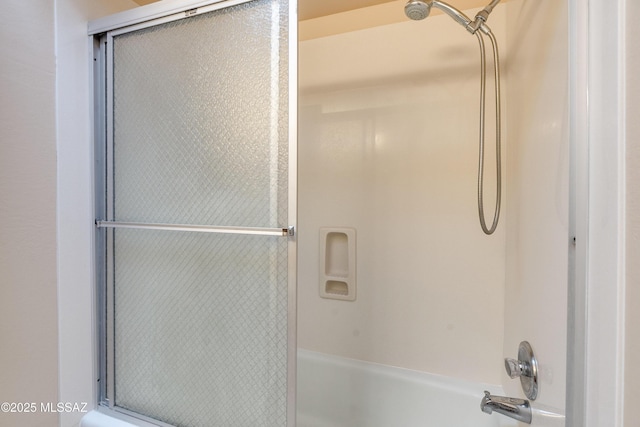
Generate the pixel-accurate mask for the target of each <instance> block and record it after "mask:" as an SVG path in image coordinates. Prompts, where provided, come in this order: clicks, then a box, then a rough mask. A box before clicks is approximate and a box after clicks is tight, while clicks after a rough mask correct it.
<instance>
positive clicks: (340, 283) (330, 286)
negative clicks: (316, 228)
mask: <svg viewBox="0 0 640 427" xmlns="http://www.w3.org/2000/svg"><path fill="white" fill-rule="evenodd" d="M319 272H320V281H319V285H320V296H321V297H322V298H329V299H337V300H344V301H355V299H356V230H355V229H354V228H344V227H340V228H336V227H321V228H320V265H319Z"/></svg>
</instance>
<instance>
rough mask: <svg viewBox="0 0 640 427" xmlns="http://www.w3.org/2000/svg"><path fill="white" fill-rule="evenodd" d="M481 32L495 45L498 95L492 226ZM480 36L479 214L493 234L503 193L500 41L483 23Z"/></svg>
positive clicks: (484, 72)
mask: <svg viewBox="0 0 640 427" xmlns="http://www.w3.org/2000/svg"><path fill="white" fill-rule="evenodd" d="M481 32H484V33H485V34H486V35H488V36H489V39H490V40H491V45H492V46H493V62H494V68H495V71H494V76H495V97H496V205H495V211H494V214H493V223H492V224H491V227H490V228H488V227H487V223H486V221H485V218H484V200H483V199H484V131H485V129H484V124H485V86H486V74H487V70H486V68H487V66H486V65H487V64H486V53H485V48H484V39H483V38H482V35H481V34H480V33H481ZM475 34H476V37H478V43H479V44H480V58H481V59H480V62H481V64H480V68H481V76H480V137H479V139H480V141H479V145H480V149H479V159H478V215H479V216H480V226H481V227H482V231H484V232H485V234H493V232H494V231H496V228H497V227H498V220H499V218H500V202H501V194H502V156H501V154H500V141H501V132H500V128H501V126H500V58H499V57H498V42H497V41H496V39H495V37H494V35H493V33H492V32H491V30H490V29H489V27H487V26H485V25H483V26H482V28H481V31H476V32H475Z"/></svg>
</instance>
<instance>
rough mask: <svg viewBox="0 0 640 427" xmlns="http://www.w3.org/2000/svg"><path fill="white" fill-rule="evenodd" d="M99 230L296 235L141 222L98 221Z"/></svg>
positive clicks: (279, 230)
mask: <svg viewBox="0 0 640 427" xmlns="http://www.w3.org/2000/svg"><path fill="white" fill-rule="evenodd" d="M96 226H97V227H98V228H133V229H138V230H165V231H193V232H199V233H220V234H245V235H258V236H284V237H287V236H288V237H292V236H294V235H295V230H294V228H293V227H288V228H261V227H227V226H212V225H191V224H157V223H141V222H119V221H100V220H96Z"/></svg>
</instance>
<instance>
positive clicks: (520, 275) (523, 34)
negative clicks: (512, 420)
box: [503, 0, 570, 413]
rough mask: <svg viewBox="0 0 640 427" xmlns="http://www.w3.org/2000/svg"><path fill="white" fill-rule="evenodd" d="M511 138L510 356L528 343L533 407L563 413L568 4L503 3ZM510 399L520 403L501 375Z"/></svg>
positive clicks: (549, 0)
mask: <svg viewBox="0 0 640 427" xmlns="http://www.w3.org/2000/svg"><path fill="white" fill-rule="evenodd" d="M507 18H508V19H507V22H508V23H509V24H508V27H507V41H508V55H509V68H508V71H507V79H508V84H509V94H508V106H509V108H508V111H507V124H508V130H509V142H508V144H509V149H508V174H507V183H508V184H507V186H508V194H507V203H508V207H507V211H508V212H509V215H508V219H507V232H506V233H507V276H506V283H507V286H506V294H505V324H506V326H505V339H504V346H505V347H504V356H505V357H515V356H517V353H518V345H519V343H520V342H521V341H523V340H527V341H529V342H530V344H531V345H532V346H533V349H534V352H535V353H536V356H537V358H538V360H539V363H540V371H541V375H540V391H539V397H538V399H537V400H536V402H535V404H534V406H539V405H548V406H550V407H553V408H555V409H556V410H558V412H560V413H564V407H565V388H566V387H565V377H566V354H567V353H566V342H567V335H566V334H567V282H568V250H569V231H568V227H569V224H568V223H569V125H570V123H569V114H568V113H569V111H568V95H569V88H568V80H567V79H568V52H569V51H568V29H567V23H568V19H567V18H568V16H567V5H566V2H560V1H557V0H545V1H540V0H520V1H511V2H509V3H507ZM503 386H504V388H505V391H506V392H507V395H509V396H514V397H524V393H523V392H522V389H521V386H520V381H519V380H517V379H516V380H511V379H509V378H508V377H507V376H506V374H504V373H503Z"/></svg>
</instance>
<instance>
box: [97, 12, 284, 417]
mask: <svg viewBox="0 0 640 427" xmlns="http://www.w3.org/2000/svg"><path fill="white" fill-rule="evenodd" d="M161 3H162V2H161ZM167 3H168V2H167ZM183 3H189V2H183ZM190 3H194V2H193V1H192V2H190ZM196 3H197V5H198V7H197V8H189V7H188V5H187V6H184V4H183V6H178V7H176V6H175V5H176V4H177V3H176V2H172V3H171V4H173V6H171V5H168V6H163V5H152V6H149V7H145V8H140V9H139V10H134V11H133V12H132V13H131V14H130V15H126V14H125V15H116V16H115V17H113V18H109V19H111V20H112V21H117V22H120V23H121V24H120V25H117V24H111V23H110V22H111V21H109V19H105V20H102V21H99V22H94V23H92V26H93V27H94V28H97V29H96V30H94V34H93V37H94V43H95V46H96V58H95V60H96V74H95V75H96V76H97V79H96V81H97V90H96V94H97V97H96V98H97V104H98V105H97V112H98V113H97V117H96V129H97V131H96V136H97V138H96V139H97V144H96V147H97V149H96V160H97V162H96V164H97V167H96V178H97V179H96V180H97V186H96V194H97V197H96V205H97V214H96V216H97V221H96V225H97V232H96V235H97V239H96V241H97V244H96V246H97V260H98V262H97V265H98V268H97V271H98V275H97V276H98V290H99V292H98V295H99V301H98V306H99V311H100V313H101V316H100V317H101V320H100V325H101V327H100V333H101V341H100V344H101V345H100V353H101V363H100V364H101V373H100V384H101V396H100V400H101V403H102V405H103V406H104V407H105V408H109V410H111V411H115V412H118V413H119V414H126V416H134V417H138V418H141V419H145V420H147V421H150V422H152V423H155V424H159V425H180V426H223V427H227V426H246V427H256V426H274V427H275V426H283V427H284V426H293V425H295V419H294V414H295V408H294V404H293V402H294V391H295V388H294V384H295V342H294V340H295V330H294V329H295V247H294V245H295V227H294V226H295V137H296V132H295V120H296V117H295V112H296V105H295V85H296V79H295V69H296V67H295V63H296V58H295V57H294V56H291V55H295V49H292V48H291V46H295V40H296V35H295V33H293V34H291V33H292V28H295V16H292V15H291V13H290V10H293V9H294V7H293V6H294V5H290V4H289V1H287V0H254V1H230V2H220V1H218V2H211V4H208V5H204V6H203V5H202V4H203V2H202V1H199V2H196ZM166 9H170V10H169V13H168V14H166V13H164V14H163V13H159V12H158V11H160V12H163V11H165V10H166ZM145 11H148V16H142V15H143V14H144V13H143V12H145ZM151 18H153V20H151ZM292 20H293V23H292V22H291V21H292ZM123 23H126V25H127V26H126V27H122V25H123ZM105 26H106V27H109V26H111V27H115V28H108V29H107V30H106V31H100V29H99V28H101V27H102V28H104V27H105ZM90 28H92V27H91V26H90ZM292 38H293V40H294V44H292V43H291V42H290V40H292ZM290 56H291V57H290ZM291 88H293V90H292V89H291ZM292 93H293V96H290V94H292Z"/></svg>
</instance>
